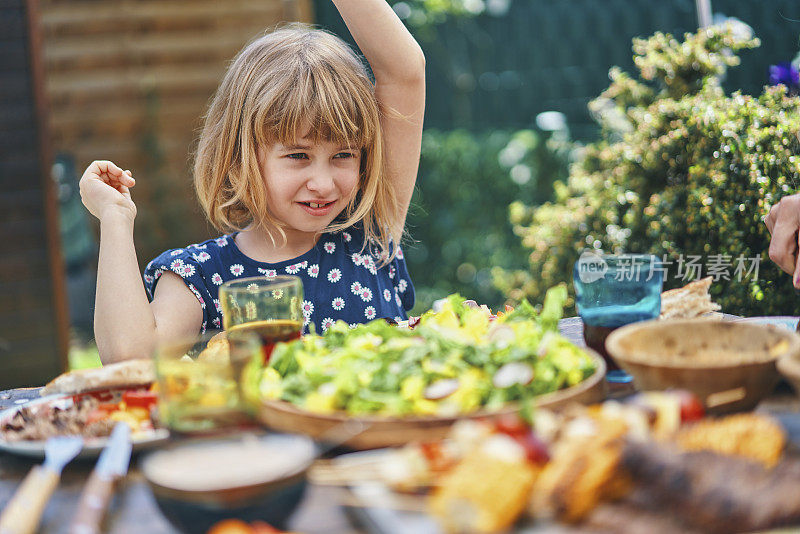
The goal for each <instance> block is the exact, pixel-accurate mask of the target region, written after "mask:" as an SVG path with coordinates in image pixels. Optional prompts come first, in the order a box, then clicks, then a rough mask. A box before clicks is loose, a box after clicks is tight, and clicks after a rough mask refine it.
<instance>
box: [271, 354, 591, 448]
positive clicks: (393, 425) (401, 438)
mask: <svg viewBox="0 0 800 534" xmlns="http://www.w3.org/2000/svg"><path fill="white" fill-rule="evenodd" d="M582 350H585V351H586V352H587V353H588V354H589V356H590V357H591V358H592V361H593V362H594V364H595V372H594V373H593V374H592V375H591V376H589V377H588V378H587V379H585V380H584V381H583V382H581V383H580V384H576V385H574V386H571V387H568V388H565V389H562V390H559V391H554V392H553V393H547V394H544V395H539V396H538V397H536V406H537V407H540V408H549V409H553V410H557V409H559V408H561V407H563V406H566V405H567V404H571V403H573V402H579V403H583V404H591V403H594V402H599V401H601V400H603V399H604V398H605V395H606V390H605V387H606V384H605V380H604V377H605V374H606V364H605V361H604V360H603V358H602V357H601V356H600V355H599V354H597V353H596V352H595V351H593V350H591V349H589V348H584V349H582ZM519 409H520V406H519V404H517V403H514V404H509V405H508V406H507V407H505V408H503V409H501V410H498V411H492V412H489V411H477V412H472V413H469V414H461V415H455V416H448V417H441V416H438V417H437V416H427V417H423V416H417V417H380V416H363V417H353V416H350V415H348V414H346V413H344V412H339V413H333V414H319V413H313V412H309V411H307V410H304V409H302V408H299V407H297V406H295V405H294V404H291V403H289V402H286V401H274V400H272V401H264V402H263V403H262V404H261V406H260V407H259V410H258V414H257V415H258V418H259V420H260V421H261V422H262V423H263V424H265V425H266V426H267V427H269V428H271V429H273V430H277V431H279V432H288V433H294V434H305V435H307V436H310V437H311V438H314V439H317V440H321V441H325V437H326V436H331V435H332V434H334V433H335V432H336V429H337V428H341V425H343V424H345V423H347V422H348V421H357V422H358V423H360V424H361V425H362V428H363V431H361V432H360V433H358V434H356V435H354V436H352V437H350V438H349V439H347V440H346V441H344V442H343V443H342V445H344V446H346V447H349V448H352V449H356V450H366V449H376V448H380V447H395V446H400V445H404V444H406V443H408V442H410V441H433V440H438V439H442V438H444V437H445V436H446V435H447V434H448V432H449V430H450V427H451V426H453V424H454V423H455V422H456V421H458V420H460V419H493V418H497V417H502V416H506V415H508V414H512V413H517V412H518V411H519Z"/></svg>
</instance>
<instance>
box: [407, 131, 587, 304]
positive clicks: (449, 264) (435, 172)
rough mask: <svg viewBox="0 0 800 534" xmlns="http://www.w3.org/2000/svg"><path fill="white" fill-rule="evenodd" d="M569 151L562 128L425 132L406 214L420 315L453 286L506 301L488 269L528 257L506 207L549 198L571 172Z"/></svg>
mask: <svg viewBox="0 0 800 534" xmlns="http://www.w3.org/2000/svg"><path fill="white" fill-rule="evenodd" d="M570 151H571V144H570V143H569V141H568V139H567V134H566V132H565V131H557V132H555V133H553V134H542V133H538V132H535V131H533V130H520V131H516V132H508V131H495V132H489V133H480V134H473V133H470V132H467V131H463V130H456V131H450V132H440V131H436V130H426V131H425V134H424V135H423V139H422V158H421V162H420V171H419V180H418V182H417V184H418V185H417V191H416V193H415V197H414V199H413V200H412V204H411V206H412V207H411V212H410V214H409V218H408V230H409V234H410V236H411V238H412V239H413V241H411V242H409V243H408V244H407V245H406V247H405V249H406V260H407V261H408V263H409V269H410V271H411V274H412V276H413V279H414V284H415V287H416V290H417V305H416V307H415V313H416V312H419V311H424V310H426V309H428V308H429V307H430V305H431V303H432V302H433V300H435V299H437V298H441V297H444V296H446V295H449V294H451V293H455V292H458V293H461V294H462V295H464V296H466V297H467V298H471V299H474V300H476V301H478V302H480V303H485V304H488V305H491V306H497V305H499V304H500V303H502V302H503V297H502V294H501V293H500V292H499V291H497V289H495V288H494V287H493V286H492V282H491V271H490V270H491V267H492V266H496V265H500V266H503V267H506V268H511V267H521V266H522V265H524V263H525V252H524V249H523V248H522V245H521V244H520V242H519V240H517V239H516V238H515V236H514V234H513V232H512V228H511V224H510V223H509V221H508V205H509V204H510V203H511V202H512V201H515V200H522V201H524V202H525V203H527V204H529V205H533V204H540V203H542V202H544V201H546V200H549V199H551V198H552V184H553V182H554V181H555V180H556V179H563V178H564V177H565V176H566V174H567V166H568V159H569V157H570Z"/></svg>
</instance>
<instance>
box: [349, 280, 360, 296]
mask: <svg viewBox="0 0 800 534" xmlns="http://www.w3.org/2000/svg"><path fill="white" fill-rule="evenodd" d="M361 289H362V287H361V282H358V281H356V282H353V283H352V284H350V291H352V292H353V295H358V294H359V293H361Z"/></svg>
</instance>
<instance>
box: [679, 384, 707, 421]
mask: <svg viewBox="0 0 800 534" xmlns="http://www.w3.org/2000/svg"><path fill="white" fill-rule="evenodd" d="M673 393H674V394H675V395H676V396H677V397H678V400H679V402H680V407H681V422H682V423H688V422H691V421H697V420H700V419H702V418H703V417H704V416H705V414H706V410H705V408H704V407H703V403H702V402H700V399H698V398H697V395H695V394H694V393H692V392H691V391H686V390H683V389H680V390H676V391H674V392H673Z"/></svg>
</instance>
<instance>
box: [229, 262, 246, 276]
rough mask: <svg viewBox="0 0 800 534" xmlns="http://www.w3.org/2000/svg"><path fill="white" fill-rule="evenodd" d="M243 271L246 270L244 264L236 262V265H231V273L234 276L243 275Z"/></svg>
mask: <svg viewBox="0 0 800 534" xmlns="http://www.w3.org/2000/svg"><path fill="white" fill-rule="evenodd" d="M243 272H244V265H242V264H240V263H236V264H234V265H231V274H232V275H233V276H242V273H243Z"/></svg>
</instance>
